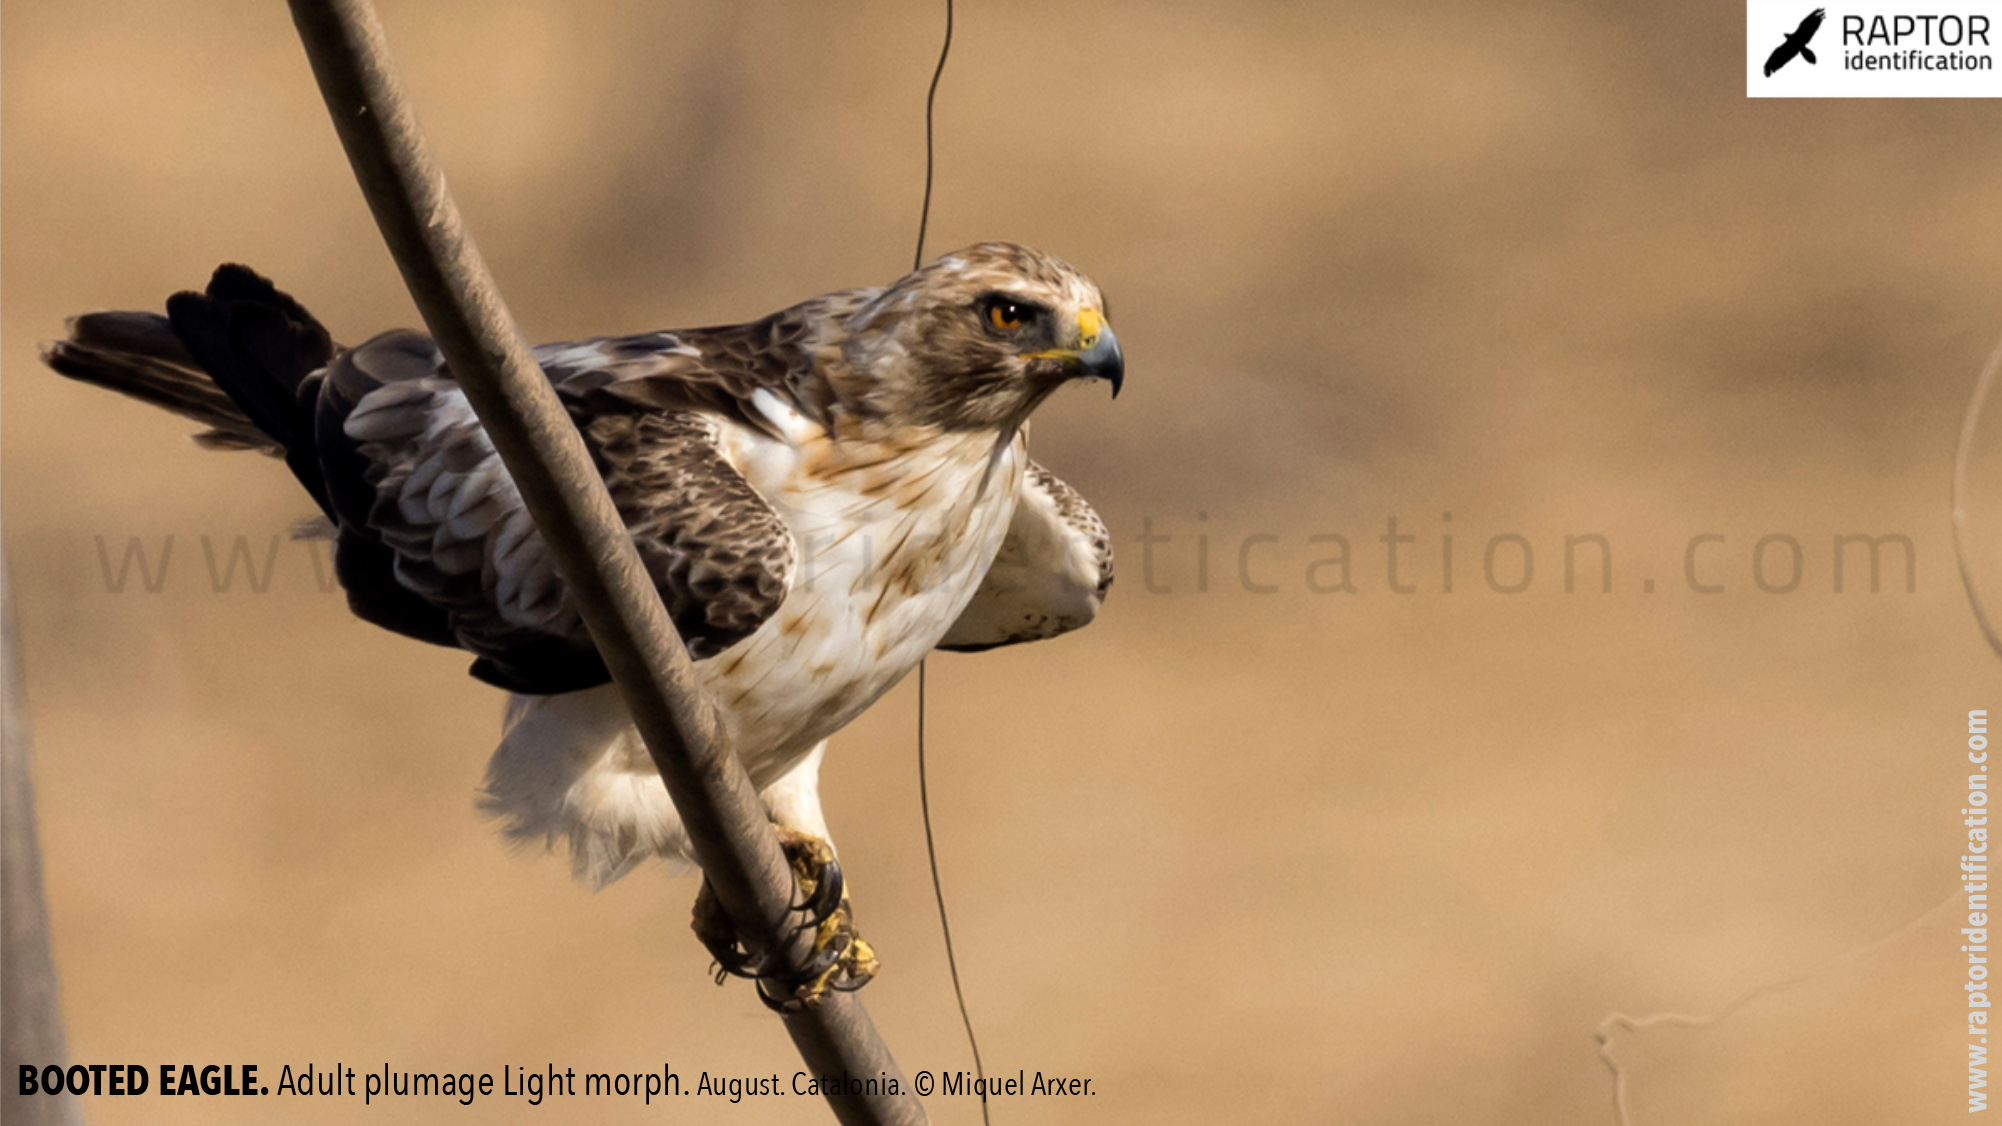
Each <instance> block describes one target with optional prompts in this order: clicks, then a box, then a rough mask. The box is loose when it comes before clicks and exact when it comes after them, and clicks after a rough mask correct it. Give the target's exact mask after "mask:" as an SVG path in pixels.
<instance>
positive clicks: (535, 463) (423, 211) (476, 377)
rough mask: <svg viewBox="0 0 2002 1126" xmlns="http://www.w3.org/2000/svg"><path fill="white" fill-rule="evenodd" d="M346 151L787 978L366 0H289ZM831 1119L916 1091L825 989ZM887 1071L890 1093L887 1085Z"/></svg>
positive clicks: (614, 526) (769, 925) (645, 580)
mask: <svg viewBox="0 0 2002 1126" xmlns="http://www.w3.org/2000/svg"><path fill="white" fill-rule="evenodd" d="M289 2H290V5H291V9H292V21H293V23H294V24H295V25H296V26H297V28H298V30H299V38H300V41H301V42H302V43H303V44H304V45H305V48H306V58H307V60H308V61H309V62H310V63H311V64H312V67H313V76H314V78H315V79H316V80H318V82H319V86H320V94H321V96H322V97H323V98H324V99H325V101H326V103H327V111H328V113H329V115H330V116H331V117H332V118H333V122H334V130H335V132H336V133H338V134H339V136H340V139H341V145H342V148H343V149H344V150H345V151H346V152H347V157H348V163H349V165H350V166H351V167H352V168H353V169H354V173H355V179H356V181H357V182H358V183H359V184H360V185H361V190H362V195H363V196H364V197H365V198H366V199H367V201H368V205H369V210H370V211H371V212H372V213H373V214H374V216H375V221H376V226H377V228H379V229H380V230H381V232H382V236H383V241H384V242H385V243H387V244H388V246H389V252H390V254H391V256H392V257H394V258H395V260H396V265H397V268H398V270H400V271H401V272H402V274H403V281H404V284H405V286H407V287H408V288H409V290H410V296H411V298H412V299H413V300H414V301H415V302H416V304H417V309H418V311H419V312H420V313H422V314H423V316H424V323H425V325H426V326H427V327H429V328H430V330H431V336H432V338H433V339H434V340H436V341H437V343H438V347H439V350H440V351H442V352H443V353H444V354H445V360H446V363H447V364H448V365H449V366H450V368H451V371H452V375H453V377H454V378H455V379H456V380H457V381H458V383H459V386H460V388H461V389H463V390H464V391H465V393H466V399H467V401H468V402H470V403H471V404H472V407H473V411H474V413H475V414H477V415H478V416H479V420H480V424H481V426H483V427H484V428H485V429H486V432H487V435H488V437H489V438H491V439H492V441H493V444H494V449H495V450H496V451H497V452H498V453H499V454H500V456H501V461H502V463H503V464H504V465H505V466H506V467H507V471H508V473H509V475H510V476H512V477H513V478H514V482H515V486H516V488H517V489H519V490H520V492H521V498H522V503H523V505H524V506H525V507H526V508H527V509H528V513H529V515H530V516H531V517H532V518H533V519H534V520H535V526H536V530H537V531H538V532H540V533H541V534H542V538H543V541H544V542H545V543H546V544H547V545H548V547H549V553H550V559H551V562H552V563H554V564H555V568H556V573H557V574H558V575H559V576H560V577H561V578H562V580H563V583H564V585H565V587H566V588H567V589H568V592H569V594H570V597H571V598H572V599H573V600H574V601H575V602H576V604H577V609H578V613H579V615H580V616H581V617H582V618H583V619H584V624H585V626H586V627H587V628H588V629H589V630H590V632H591V639H592V641H593V642H594V643H595V644H596V646H597V648H598V652H599V653H600V654H601V655H602V656H603V657H604V659H605V666H606V668H608V669H609V670H610V671H611V673H612V678H613V680H614V681H615V682H616V683H617V685H618V688H619V691H620V694H621V696H622V697H623V698H624V700H625V703H626V707H627V709H628V710H629V711H630V712H631V713H632V718H633V724H634V726H635V727H637V728H638V729H639V733H640V736H641V737H642V738H643V739H644V740H645V742H646V746H647V750H648V752H649V753H650V754H651V755H652V757H653V761H654V766H655V767H656V768H657V769H658V770H659V771H660V776H661V780H662V781H663V782H664V783H666V785H667V792H668V794H669V796H670V797H672V798H673V799H674V805H675V808H676V809H677V810H678V811H679V812H680V814H681V819H682V823H683V824H684V825H685V826H686V827H687V829H688V835H689V839H690V841H691V842H692V843H693V845H694V851H695V858H696V860H697V861H698V862H699V863H700V864H701V866H702V871H703V874H704V875H705V876H706V877H707V878H708V881H709V886H710V888H711V889H713V890H714V892H715V893H716V898H717V899H718V900H719V901H720V902H721V903H722V905H723V909H724V911H725V912H726V913H727V914H728V915H729V917H730V921H731V923H732V924H733V925H734V926H735V928H736V931H737V933H738V935H739V936H740V937H741V938H742V939H743V941H744V943H745V945H746V946H747V947H749V948H751V949H753V950H754V951H757V952H759V953H760V954H762V953H766V952H770V953H773V954H775V955H777V958H776V960H777V962H778V963H779V965H780V966H781V967H783V968H784V969H786V970H788V971H790V972H791V973H792V974H793V975H794V976H795V977H802V978H803V977H804V976H805V975H804V974H803V973H802V972H801V971H802V969H803V968H804V967H805V966H807V965H808V964H809V963H810V961H811V959H812V958H813V949H812V928H810V927H806V928H802V927H799V926H796V925H794V923H793V913H794V908H793V904H794V902H795V898H794V897H795V894H796V892H797V888H796V887H795V885H794V882H793V877H792V868H791V865H790V864H789V863H788V862H787V860H786V857H785V854H784V852H782V851H781V850H780V848H779V842H778V836H777V834H776V833H775V832H774V831H773V829H772V825H771V822H770V820H769V815H768V814H767V812H766V810H765V807H764V802H763V800H762V799H760V798H759V796H758V792H757V789H756V788H755V787H754V786H752V784H751V779H750V776H749V775H748V774H747V773H746V772H745V770H744V765H743V763H742V762H741V761H739V759H738V758H737V756H736V754H735V752H734V751H733V750H732V749H731V748H730V747H728V746H726V745H724V743H723V741H722V739H721V737H720V735H719V732H718V727H717V723H716V716H715V709H714V706H713V705H712V704H711V703H710V701H709V700H708V698H707V697H706V696H705V695H704V694H703V692H702V691H701V688H700V686H699V685H697V684H696V682H695V678H694V668H693V666H692V665H691V664H690V662H689V657H688V651H687V649H686V648H685V647H684V646H683V645H682V642H681V638H680V636H679V635H678V634H677V633H676V632H675V629H674V623H673V622H672V621H671V620H670V619H669V618H668V616H667V609H666V607H665V606H663V605H662V603H661V599H660V592H659V591H658V590H657V589H655V587H654V585H653V580H652V577H651V576H650V575H649V574H648V573H647V570H646V568H645V567H644V566H643V565H642V564H641V562H640V558H639V551H638V549H637V548H635V547H634V546H633V541H632V536H631V534H630V533H629V532H628V531H627V530H626V526H625V521H624V520H623V519H622V518H621V517H620V515H619V513H618V510H617V508H616V507H614V506H613V504H612V498H611V496H610V494H609V493H607V492H606V491H605V484H604V481H603V480H602V479H601V478H600V477H599V475H598V470H597V467H596V465H595V464H594V463H593V461H592V459H591V455H590V451H589V450H587V449H586V448H585V446H584V439H583V436H582V435H580V434H579V433H578V432H577V427H576V425H575V424H574V423H573V422H571V420H570V416H569V412H568V411H566V410H565V409H564V406H563V404H562V402H561V401H560V400H558V399H557V397H556V390H555V388H553V387H552V386H550V383H549V378H548V376H546V375H545V374H544V373H543V371H542V369H541V367H540V366H539V365H537V364H536V362H535V358H534V356H532V355H531V354H530V353H529V348H528V342H527V341H526V340H525V339H523V338H522V335H521V329H520V328H518V327H517V326H516V325H515V323H514V318H513V317H512V316H511V315H510V314H509V312H508V309H507V304H506V302H504V301H503V300H502V299H501V295H500V291H499V289H498V288H497V287H496V286H495V284H494V280H493V276H492V274H490V273H489V272H488V270H487V265H486V261H485V259H484V258H482V257H481V255H480V252H479V249H478V248H477V247H476V246H475V245H474V244H473V240H472V236H471V235H470V234H469V233H468V232H467V230H466V228H465V223H464V221H463V220H462V219H461V218H460V215H459V210H458V206H457V205H456V204H455V203H454V202H453V200H452V196H451V192H450V191H449V190H448V189H447V188H446V186H445V176H444V173H443V172H442V171H441V170H440V169H439V168H438V165H437V162H436V161H435V160H434V159H433V158H432V156H431V151H430V147H429V146H428V145H427V144H426V143H425V141H424V137H423V133H422V131H421V130H420V129H419V128H418V126H417V118H416V114H415V113H414V112H413V111H412V110H411V108H410V103H409V99H408V97H407V96H406V95H405V94H404V90H403V82H402V79H401V78H400V77H399V76H398V74H397V73H396V67H395V64H394V63H393V62H392V61H391V60H390V56H389V46H388V44H387V42H386V41H385V39H384V36H383V31H382V23H381V21H380V20H379V19H378V18H377V16H376V14H375V8H374V5H372V4H371V3H370V2H369V0H289ZM781 1019H782V1020H783V1021H784V1023H785V1028H786V1031H787V1033H789V1034H790V1035H791V1036H792V1039H793V1043H794V1045H795V1046H796V1047H797V1048H798V1049H799V1053H800V1056H801V1058H802V1059H804V1060H805V1062H806V1064H807V1066H808V1067H809V1068H811V1069H812V1071H813V1073H814V1074H815V1075H817V1076H821V1077H825V1078H827V1079H828V1080H831V1082H826V1083H823V1085H822V1087H823V1094H824V1095H825V1097H826V1098H827V1101H828V1104H829V1106H830V1107H831V1108H832V1109H833V1110H834V1113H835V1115H836V1117H838V1118H839V1119H840V1120H841V1121H842V1122H844V1123H849V1124H853V1126H862V1124H879V1123H880V1124H897V1126H905V1124H916V1123H922V1122H925V1121H927V1119H926V1116H925V1111H924V1106H923V1104H922V1103H920V1102H919V1101H918V1099H917V1097H916V1095H915V1094H914V1093H913V1092H912V1090H911V1086H910V1083H909V1081H908V1080H907V1079H905V1077H904V1075H903V1072H902V1070H901V1069H899V1068H898V1066H897V1061H896V1059H895V1058H894V1057H892V1056H891V1055H890V1050H889V1048H888V1047H887V1046H886V1045H885V1044H884V1043H883V1040H882V1037H881V1036H880V1035H879V1034H878V1033H877V1031H876V1026H875V1024H874V1023H873V1022H872V1021H871V1020H870V1019H869V1013H868V1010H867V1009H865V1008H863V1006H862V1002H861V999H860V998H858V997H856V996H855V995H853V994H850V993H841V992H830V993H828V994H826V995H825V996H823V997H821V998H819V999H818V1000H816V1001H814V1002H812V1003H810V1004H806V1005H802V1006H799V1007H798V1008H797V1009H796V1010H792V1011H787V1012H784V1013H782V1014H781ZM890 1087H894V1088H895V1090H896V1092H897V1093H895V1094H891V1093H888V1091H886V1090H885V1088H890Z"/></svg>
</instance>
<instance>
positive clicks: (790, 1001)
mask: <svg viewBox="0 0 2002 1126" xmlns="http://www.w3.org/2000/svg"><path fill="white" fill-rule="evenodd" d="M778 833H779V844H780V846H781V847H783V848H784V849H785V854H786V860H787V862H788V863H790V864H791V866H792V874H793V882H794V884H795V885H796V886H797V887H798V888H799V894H800V902H799V903H797V904H795V905H794V907H793V909H794V910H795V911H798V912H800V913H802V914H804V915H805V917H806V918H805V921H804V922H802V923H801V924H800V927H801V928H802V929H804V928H806V927H812V928H813V932H814V933H813V953H812V955H811V956H810V957H808V959H807V961H806V964H805V965H804V966H802V967H800V968H799V969H798V970H797V971H790V970H787V969H786V968H785V967H783V966H780V965H778V964H777V959H776V958H775V957H774V956H773V955H772V953H771V952H760V953H757V954H754V953H752V952H751V951H750V950H749V948H747V947H746V946H745V945H744V943H743V941H742V939H741V938H739V936H738V934H737V929H736V927H735V926H734V925H732V924H731V922H730V918H729V916H728V915H727V914H726V913H725V912H724V911H723V905H722V903H721V902H720V901H719V900H718V899H717V898H716V893H715V892H714V891H713V890H711V889H710V887H709V881H708V879H707V878H706V877H705V878H704V879H703V881H702V890H701V891H700V892H698V893H697V894H696V897H695V919H694V922H693V926H694V929H695V934H696V937H698V938H700V939H701V940H702V944H703V945H704V946H707V947H708V948H709V953H710V955H711V956H713V957H714V958H715V959H716V967H717V969H716V981H717V984H719V985H720V984H722V982H723V979H724V978H725V977H728V976H730V975H735V976H737V977H748V978H753V979H755V980H756V981H757V983H758V998H759V999H760V1000H762V1001H763V1002H764V1003H765V1004H766V1005H767V1006H769V1007H771V1008H773V1009H776V1010H778V1011H780V1012H796V1011H798V1010H799V1009H801V1008H804V1007H805V1006H807V1005H810V1004H812V1003H814V1002H815V1001H818V1000H820V999H821V998H822V997H824V996H826V995H827V993H828V992H829V991H830V990H835V991H840V992H850V991H853V990H856V989H860V988H862V987H863V986H864V985H867V984H868V983H869V979H870V978H873V977H875V976H876V970H877V962H876V952H875V951H874V950H873V949H871V948H870V946H869V943H868V942H867V941H865V940H864V939H863V938H862V936H861V934H859V933H858V932H857V931H856V930H855V916H854V911H853V910H852V908H851V907H850V906H849V902H848V896H847V894H846V891H845V890H844V884H845V882H844V880H843V879H842V875H841V864H840V862H839V861H837V860H835V858H834V849H833V848H832V847H830V846H829V845H828V843H827V842H826V841H824V840H822V839H820V838H819V837H815V836H811V835H809V834H806V833H802V832H799V831H798V830H795V829H788V828H786V827H784V826H780V827H779V830H778Z"/></svg>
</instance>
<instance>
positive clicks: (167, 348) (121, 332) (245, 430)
mask: <svg viewBox="0 0 2002 1126" xmlns="http://www.w3.org/2000/svg"><path fill="white" fill-rule="evenodd" d="M69 330H70V334H69V339H68V340H60V341H56V342H54V343H51V344H44V345H43V346H42V362H43V363H45V364H47V365H49V366H50V367H51V368H54V369H55V370H56V372H57V373H58V374H60V375H65V376H68V377H69V378H71V379H74V380H77V381H79V382H82V383H89V384H93V385H95V386H98V387H103V388H106V389H108V390H112V391H116V392H118V393H119V394H121V395H130V396H131V397H133V398H135V399H138V400H140V401H141V402H146V403H151V404H153V405H154V406H156V407H163V408H165V409H167V410H170V411H173V412H174V413H175V414H178V415H180V416H181V417H182V418H188V419H193V420H194V421H196V422H199V423H201V424H202V425H204V426H206V427H208V428H209V429H208V430H206V431H204V432H202V433H200V434H197V435H195V441H197V442H199V443H201V444H202V445H204V446H206V447H208V448H210V449H218V450H256V451H257V452H258V453H264V454H270V455H272V456H274V457H282V456H284V453H285V448H284V447H283V446H281V445H279V443H278V442H277V441H275V440H273V439H272V437H271V436H270V435H269V434H266V433H264V432H263V431H262V430H259V429H258V428H257V426H256V424H254V423H252V422H251V421H250V418H249V416H248V415H245V414H244V413H243V411H242V410H240V409H239V408H238V407H237V405H236V403H235V402H234V401H233V400H232V399H230V397H229V396H228V395H226V394H224V393H223V391H222V389H221V388H220V387H217V386H216V384H215V381H214V380H212V379H210V378H209V377H208V373H207V372H204V371H203V370H202V369H201V365H199V364H197V363H195V358H194V357H193V356H190V355H188V350H187V349H186V348H183V347H182V346H181V340H180V338H179V337H177V336H175V335H174V330H173V326H171V325H170V324H168V323H167V318H165V317H163V316H160V315H158V314H157V313H86V314H85V315H83V316H81V317H77V318H75V319H73V320H71V321H70V323H69Z"/></svg>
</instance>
